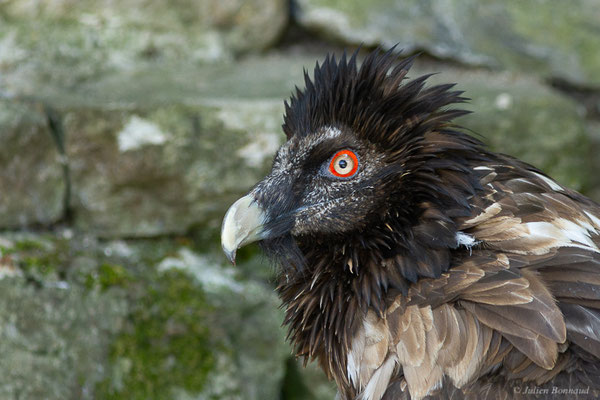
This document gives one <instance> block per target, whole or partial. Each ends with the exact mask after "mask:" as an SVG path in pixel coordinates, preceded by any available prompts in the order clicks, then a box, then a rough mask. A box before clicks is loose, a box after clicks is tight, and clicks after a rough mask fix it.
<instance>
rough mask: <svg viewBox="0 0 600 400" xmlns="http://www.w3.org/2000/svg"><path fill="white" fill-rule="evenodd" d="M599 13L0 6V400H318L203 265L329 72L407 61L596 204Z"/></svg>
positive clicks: (128, 2) (233, 0) (476, 124)
mask: <svg viewBox="0 0 600 400" xmlns="http://www.w3.org/2000/svg"><path fill="white" fill-rule="evenodd" d="M598 31H600V3H598V2H596V1H593V0H574V1H573V2H568V4H567V3H566V2H564V1H560V0H551V1H544V2H541V1H538V2H522V1H516V0H515V1H513V0H504V1H500V0H497V1H493V2H486V3H485V4H482V3H481V2H475V1H469V0H463V1H444V2H423V1H402V2H400V1H391V0H377V1H372V2H364V1H358V0H350V1H335V0H297V1H295V2H292V3H289V2H288V1H285V0H252V1H241V0H228V1H217V0H177V1H169V2H167V1H149V0H123V1H118V2H115V1H108V0H84V1H76V0H40V1H21V0H7V1H3V2H0V143H1V144H2V146H0V190H2V194H1V195H0V230H1V232H0V286H1V287H2V289H1V290H0V293H1V294H0V349H2V354H3V360H4V362H3V363H0V398H2V399H8V400H11V399H22V398H28V399H29V398H31V399H38V398H39V399H42V398H44V399H165V398H173V399H186V400H187V399H190V400H191V399H244V400H246V399H250V400H252V399H257V400H258V399H274V400H275V399H281V400H291V399H293V400H317V399H319V400H320V399H323V400H324V399H332V398H333V396H334V393H335V390H334V389H333V387H332V385H331V383H328V382H327V381H326V379H325V378H324V377H323V376H322V374H321V373H320V372H319V371H318V370H317V369H316V368H315V367H314V366H309V368H308V369H307V370H305V369H302V368H299V367H298V364H297V363H296V361H295V360H293V358H292V357H291V352H292V350H291V349H290V348H289V346H288V345H287V344H286V343H285V340H284V338H285V332H284V331H283V329H282V328H281V327H280V325H281V322H282V311H281V310H279V309H278V300H277V298H276V296H275V295H274V294H273V284H272V283H273V271H272V269H271V268H270V267H269V266H268V265H266V263H265V260H264V259H262V258H261V257H260V256H259V255H257V254H256V248H253V247H250V248H249V249H243V250H242V251H241V254H240V256H239V258H240V263H239V266H238V267H236V268H233V267H230V266H227V265H226V260H225V259H224V257H223V256H222V255H221V254H220V245H219V243H218V240H219V239H218V234H219V226H220V222H221V218H222V216H223V213H224V212H225V210H226V209H227V207H228V206H229V205H230V204H231V202H232V201H234V200H235V199H236V198H237V197H239V196H240V195H241V194H243V193H245V192H246V191H247V190H248V189H249V188H250V187H251V186H252V185H253V184H254V183H255V182H256V181H257V180H258V179H260V177H261V176H263V175H264V174H265V173H266V171H268V169H269V167H270V163H271V159H272V155H273V153H274V152H275V150H276V149H277V147H278V146H279V144H281V143H282V141H283V140H284V135H283V133H282V132H281V129H280V125H281V123H282V112H283V100H284V99H285V98H287V97H288V96H289V95H290V94H291V92H292V90H293V88H294V86H295V85H298V86H302V79H303V78H302V73H303V68H306V69H308V70H309V71H310V70H311V69H312V68H313V66H314V63H315V62H316V61H317V60H321V59H323V58H324V56H325V54H326V53H327V52H337V53H340V52H341V51H342V50H343V49H348V50H351V51H352V50H354V49H355V48H356V47H357V46H358V45H361V44H362V45H363V48H364V49H365V50H367V49H370V48H372V47H375V46H382V47H383V48H389V47H391V46H393V45H396V44H397V45H398V47H397V48H402V49H404V53H405V54H412V53H415V52H421V53H422V54H421V56H420V57H419V59H418V61H417V63H416V65H415V67H414V69H413V71H412V72H411V74H410V75H411V76H413V77H414V76H417V75H420V74H422V73H426V72H440V73H439V74H437V75H434V76H433V77H432V78H431V82H456V83H457V87H458V88H459V89H461V90H465V91H466V95H467V96H468V97H469V98H471V99H472V100H471V102H470V103H469V104H468V105H466V107H468V108H469V109H470V110H472V111H474V113H473V114H470V115H468V116H465V117H462V118H461V120H459V121H458V122H459V123H460V124H461V125H463V126H465V127H466V128H467V129H470V130H472V131H473V132H474V133H475V134H480V135H481V136H482V137H483V140H484V141H485V142H487V143H488V144H489V145H490V146H491V147H492V148H493V149H494V150H497V151H501V152H505V153H509V154H511V155H514V156H517V157H519V158H522V159H524V160H525V161H528V162H530V163H533V164H534V165H536V166H538V167H540V168H541V169H542V170H544V171H545V172H547V173H549V174H550V175H552V176H553V177H555V178H556V179H557V180H558V181H559V182H561V183H563V184H565V185H567V186H570V187H572V188H575V189H577V190H580V191H582V192H583V193H585V194H587V195H589V196H591V197H592V198H594V199H596V200H600V177H599V176H598V174H597V173H595V172H596V171H597V170H598V168H600V158H599V157H598V156H597V154H598V150H599V149H600V41H599V40H598V38H597V36H598V34H597V33H598Z"/></svg>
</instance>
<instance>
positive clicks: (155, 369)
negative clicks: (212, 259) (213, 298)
mask: <svg viewBox="0 0 600 400" xmlns="http://www.w3.org/2000/svg"><path fill="white" fill-rule="evenodd" d="M109 277H110V279H109V280H111V281H112V280H113V279H117V281H118V280H119V279H121V278H122V276H121V275H120V274H119V272H115V270H114V269H111V273H110V274H109ZM150 285H151V286H150V287H149V288H148V291H147V292H146V294H144V295H143V296H142V297H141V298H140V299H139V300H138V301H137V302H135V304H134V305H133V310H132V313H131V315H130V321H129V322H130V327H129V329H126V330H125V331H124V333H123V334H121V335H120V336H119V337H117V339H116V340H115V341H114V342H113V345H112V350H111V356H110V357H111V359H112V365H113V373H112V378H111V379H107V380H105V381H103V382H102V383H101V384H100V385H99V386H98V387H97V390H98V395H99V396H98V398H105V399H115V400H116V399H131V400H135V399H140V400H141V399H144V400H150V399H165V398H170V397H171V394H172V389H173V388H182V389H185V390H186V391H188V392H192V393H194V392H199V391H201V390H202V388H203V387H204V384H205V381H206V377H207V374H208V372H209V371H210V370H211V369H212V368H213V366H214V363H215V359H214V356H213V353H212V351H211V348H212V347H213V346H214V345H215V343H214V342H213V340H212V339H211V336H210V330H209V321H208V313H209V309H210V306H209V305H208V304H207V302H206V299H205V295H204V292H203V291H202V289H201V288H200V287H198V286H197V285H196V284H195V283H194V281H193V280H192V279H190V277H189V276H188V275H187V274H185V273H183V272H180V271H175V270H172V271H167V272H165V273H163V274H160V276H159V277H158V278H157V279H155V280H153V281H152V283H151V284H150Z"/></svg>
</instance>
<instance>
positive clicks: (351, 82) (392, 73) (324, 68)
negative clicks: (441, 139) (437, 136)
mask: <svg viewBox="0 0 600 400" xmlns="http://www.w3.org/2000/svg"><path fill="white" fill-rule="evenodd" d="M357 56H358V50H357V51H356V52H354V53H353V54H352V55H351V56H350V58H349V59H348V60H347V57H346V53H345V52H344V54H343V56H342V57H341V59H340V61H339V62H338V61H336V58H335V56H333V55H327V57H326V58H325V61H324V62H323V63H322V64H321V65H319V63H318V62H317V64H316V66H315V69H314V75H313V78H312V79H311V78H310V76H309V75H308V73H307V72H306V71H305V72H304V81H305V89H304V90H300V89H298V88H296V94H295V95H292V97H291V99H290V101H289V103H288V102H287V101H286V103H285V116H284V124H283V131H284V132H285V134H286V136H287V138H288V139H289V138H291V137H292V136H295V135H299V136H304V135H310V134H311V133H314V132H315V131H316V130H317V129H318V128H320V127H322V126H324V125H327V126H343V127H347V128H350V129H352V131H354V132H355V133H356V134H357V136H358V137H360V138H362V139H365V140H368V141H370V142H372V143H377V144H380V145H381V146H382V148H385V149H387V150H388V151H391V152H393V151H394V150H401V148H402V147H405V145H406V144H407V143H408V142H409V139H410V137H420V136H422V135H423V134H424V133H426V132H428V131H430V130H432V129H437V128H440V127H442V126H443V125H445V124H448V123H449V122H450V121H451V120H452V119H453V118H456V117H458V116H460V115H463V114H466V113H468V111H464V110H456V109H444V107H446V106H448V105H450V104H454V103H463V102H465V101H466V100H468V99H467V98H465V97H462V93H463V92H462V91H452V90H451V89H452V87H453V86H454V84H445V85H437V86H432V87H429V88H425V82H426V80H427V78H428V77H429V76H431V74H429V75H424V76H421V77H418V78H415V79H412V80H410V81H409V82H408V83H404V81H405V80H406V79H407V76H406V75H407V73H408V71H409V70H410V68H411V66H412V64H413V63H414V60H415V57H416V56H412V57H408V58H404V59H399V58H398V55H397V53H396V52H395V49H394V48H392V49H390V50H388V51H387V52H382V51H374V52H372V53H370V54H369V55H368V56H367V57H366V58H365V59H364V61H363V62H362V64H361V65H360V67H358V65H357V64H358V61H357Z"/></svg>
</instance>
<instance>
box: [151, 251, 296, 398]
mask: <svg viewBox="0 0 600 400" xmlns="http://www.w3.org/2000/svg"><path fill="white" fill-rule="evenodd" d="M219 259H221V260H222V257H219ZM158 269H159V270H162V271H164V270H169V269H178V270H182V271H185V272H186V273H187V274H189V275H190V276H192V277H194V278H195V279H196V281H197V282H198V283H199V284H200V285H201V286H202V287H203V289H204V290H205V292H206V293H207V298H208V299H209V302H210V303H211V304H212V306H213V307H215V310H216V311H215V315H214V317H213V319H214V321H215V322H214V325H215V328H214V331H217V332H220V335H219V339H220V341H221V345H220V346H219V347H221V348H220V349H219V350H218V354H217V361H216V365H215V368H214V369H213V370H212V371H211V372H210V373H209V376H208V379H207V384H206V387H205V388H204V390H202V392H201V393H189V392H186V391H183V390H180V391H178V392H177V393H178V395H177V397H176V398H177V399H180V400H184V399H195V400H201V399H213V398H218V399H232V400H233V399H240V400H260V399H276V398H278V397H279V393H280V391H281V383H282V379H283V375H284V372H285V370H284V367H285V360H286V358H287V357H289V355H290V352H291V350H290V349H289V346H288V345H287V344H286V343H285V332H284V330H283V329H282V328H281V322H282V321H283V312H282V311H281V310H280V309H279V308H278V307H279V300H278V298H277V296H276V295H275V293H274V291H273V289H272V287H270V286H267V285H264V284H263V283H260V282H257V281H252V280H240V279H239V275H238V271H237V270H235V269H234V268H232V267H224V266H222V265H219V263H218V262H216V260H215V259H211V257H209V256H206V255H199V254H196V253H193V252H191V251H189V250H187V249H180V250H179V251H178V253H177V255H176V256H175V257H169V258H166V259H163V260H162V261H161V262H160V263H159V265H158Z"/></svg>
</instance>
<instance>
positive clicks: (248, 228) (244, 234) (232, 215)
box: [221, 195, 266, 265]
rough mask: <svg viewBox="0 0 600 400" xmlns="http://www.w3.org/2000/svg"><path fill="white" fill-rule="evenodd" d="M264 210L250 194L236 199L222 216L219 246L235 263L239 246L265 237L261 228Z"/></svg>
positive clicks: (263, 220) (263, 221)
mask: <svg viewBox="0 0 600 400" xmlns="http://www.w3.org/2000/svg"><path fill="white" fill-rule="evenodd" d="M265 220H266V219H265V212H264V211H263V209H262V208H261V207H260V206H259V205H258V204H257V203H256V200H255V199H254V197H253V196H251V195H246V196H244V197H242V198H241V199H239V200H237V201H236V202H235V203H233V205H232V206H231V207H229V210H227V213H226V214H225V217H224V218H223V225H222V226H221V246H222V247H223V252H224V253H225V255H226V256H227V258H228V259H229V261H230V262H231V263H232V264H234V265H235V255H236V252H237V249H239V248H240V247H242V246H244V245H246V244H248V243H252V242H256V241H258V240H262V239H264V238H265V237H266V235H265V231H264V229H263V224H264V223H265Z"/></svg>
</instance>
